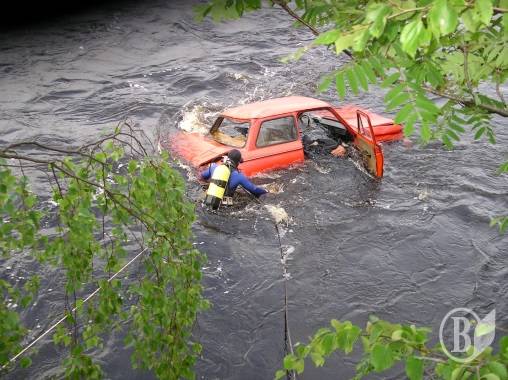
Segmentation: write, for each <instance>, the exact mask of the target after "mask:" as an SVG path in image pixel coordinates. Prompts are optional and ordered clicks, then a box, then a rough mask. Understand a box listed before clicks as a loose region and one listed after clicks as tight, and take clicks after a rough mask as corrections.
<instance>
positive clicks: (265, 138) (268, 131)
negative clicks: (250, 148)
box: [256, 116, 297, 147]
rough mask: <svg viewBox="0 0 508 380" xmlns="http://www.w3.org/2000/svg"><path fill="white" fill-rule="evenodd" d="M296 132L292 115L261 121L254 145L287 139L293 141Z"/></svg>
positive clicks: (263, 144) (264, 144)
mask: <svg viewBox="0 0 508 380" xmlns="http://www.w3.org/2000/svg"><path fill="white" fill-rule="evenodd" d="M296 138H297V132H296V128H295V121H294V119H293V117H292V116H288V117H281V118H279V119H273V120H268V121H265V122H263V124H261V128H260V129H259V134H258V138H257V140H256V146H258V147H262V146H268V145H273V144H280V143H284V142H289V141H295V140H296Z"/></svg>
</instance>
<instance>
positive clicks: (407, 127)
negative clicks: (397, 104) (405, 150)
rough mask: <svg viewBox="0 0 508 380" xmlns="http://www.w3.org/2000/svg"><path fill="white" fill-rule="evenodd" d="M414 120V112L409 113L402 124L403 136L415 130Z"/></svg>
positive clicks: (409, 134)
mask: <svg viewBox="0 0 508 380" xmlns="http://www.w3.org/2000/svg"><path fill="white" fill-rule="evenodd" d="M415 121H416V113H412V114H410V115H409V116H408V118H407V119H406V122H405V124H404V135H405V136H411V135H412V134H413V132H414V130H415V128H414V125H415Z"/></svg>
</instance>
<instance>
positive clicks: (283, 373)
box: [275, 369, 286, 380]
mask: <svg viewBox="0 0 508 380" xmlns="http://www.w3.org/2000/svg"><path fill="white" fill-rule="evenodd" d="M284 376H286V371H284V370H283V369H279V370H278V371H277V372H275V380H280V379H282V378H283V377H284Z"/></svg>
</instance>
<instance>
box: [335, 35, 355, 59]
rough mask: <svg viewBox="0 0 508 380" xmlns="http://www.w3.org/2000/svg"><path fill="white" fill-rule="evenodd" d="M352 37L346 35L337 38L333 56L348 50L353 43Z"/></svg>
mask: <svg viewBox="0 0 508 380" xmlns="http://www.w3.org/2000/svg"><path fill="white" fill-rule="evenodd" d="M354 37H355V36H354V35H353V34H348V35H345V36H339V37H338V38H337V39H336V40H335V54H337V55H339V54H340V53H341V52H342V51H344V50H346V49H347V48H349V47H350V46H351V45H352V44H353V42H354Z"/></svg>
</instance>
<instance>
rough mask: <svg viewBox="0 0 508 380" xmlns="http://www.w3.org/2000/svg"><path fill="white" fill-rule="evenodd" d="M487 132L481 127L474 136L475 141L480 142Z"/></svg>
mask: <svg viewBox="0 0 508 380" xmlns="http://www.w3.org/2000/svg"><path fill="white" fill-rule="evenodd" d="M485 130H486V128H485V127H481V128H479V129H478V130H477V131H476V133H475V134H474V139H475V140H478V139H479V138H480V137H482V135H483V134H484V133H485Z"/></svg>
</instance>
